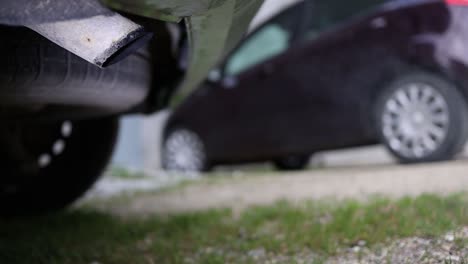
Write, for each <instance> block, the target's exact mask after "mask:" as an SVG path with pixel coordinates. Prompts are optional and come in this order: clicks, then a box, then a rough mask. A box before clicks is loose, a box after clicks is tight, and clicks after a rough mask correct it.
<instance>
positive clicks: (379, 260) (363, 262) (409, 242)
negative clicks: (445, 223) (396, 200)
mask: <svg viewBox="0 0 468 264" xmlns="http://www.w3.org/2000/svg"><path fill="white" fill-rule="evenodd" d="M461 239H465V240H466V239H468V227H465V228H461V229H460V230H457V231H455V232H449V233H447V234H446V235H444V236H442V237H439V238H421V237H410V238H405V239H400V240H396V241H389V242H388V243H386V244H381V245H377V246H375V247H373V249H369V248H367V247H366V242H365V241H359V242H358V245H355V246H352V247H350V248H348V249H343V250H342V251H341V252H340V253H338V254H337V256H334V257H331V258H328V259H326V258H324V257H322V256H320V255H318V254H315V253H313V252H312V251H310V250H307V249H304V250H302V252H301V253H299V254H297V255H294V256H289V255H286V254H285V255H282V254H278V253H272V252H266V251H265V249H264V248H258V249H254V250H250V251H248V252H246V253H240V252H227V251H225V250H223V249H216V248H206V249H204V250H202V251H200V252H199V253H198V254H197V256H195V257H194V258H193V259H186V263H198V260H199V259H200V258H202V257H203V255H204V254H219V255H220V256H223V258H227V259H230V260H233V261H234V262H235V263H243V262H248V261H249V260H253V261H255V263H271V264H274V263H298V264H314V263H325V264H387V263H388V264H416V263H417V264H467V263H468V248H466V247H463V246H461V244H458V242H457V241H460V240H461Z"/></svg>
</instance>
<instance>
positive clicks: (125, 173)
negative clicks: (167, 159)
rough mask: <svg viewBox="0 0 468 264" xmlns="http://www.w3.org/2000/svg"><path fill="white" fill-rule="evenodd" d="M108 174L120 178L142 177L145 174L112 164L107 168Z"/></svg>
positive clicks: (144, 176)
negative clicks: (112, 165)
mask: <svg viewBox="0 0 468 264" xmlns="http://www.w3.org/2000/svg"><path fill="white" fill-rule="evenodd" d="M109 174H110V175H111V176H113V177H117V178H122V179H143V178H147V176H146V175H145V174H144V173H143V172H137V171H135V172H133V171H131V170H129V169H126V168H122V167H118V166H114V167H111V168H110V169H109Z"/></svg>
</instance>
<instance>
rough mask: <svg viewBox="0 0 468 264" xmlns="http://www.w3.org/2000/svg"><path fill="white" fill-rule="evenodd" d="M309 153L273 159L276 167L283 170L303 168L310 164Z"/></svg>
mask: <svg viewBox="0 0 468 264" xmlns="http://www.w3.org/2000/svg"><path fill="white" fill-rule="evenodd" d="M309 161H310V156H309V155H293V156H288V157H285V158H281V159H276V160H274V161H273V164H274V165H275V168H276V169H278V170H281V171H294V170H303V169H305V168H306V167H307V165H309Z"/></svg>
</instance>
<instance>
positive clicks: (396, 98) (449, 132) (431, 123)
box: [376, 71, 468, 163]
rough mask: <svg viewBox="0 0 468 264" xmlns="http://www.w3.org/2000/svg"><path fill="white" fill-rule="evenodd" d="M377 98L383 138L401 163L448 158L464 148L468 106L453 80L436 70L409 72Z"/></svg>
mask: <svg viewBox="0 0 468 264" xmlns="http://www.w3.org/2000/svg"><path fill="white" fill-rule="evenodd" d="M404 98H406V99H404ZM408 100H410V101H408ZM405 101H406V102H405ZM377 102H378V103H377V111H376V112H377V117H376V118H377V119H376V124H377V129H378V132H379V135H380V139H381V142H382V143H383V144H384V145H385V146H386V147H387V149H388V150H389V151H390V152H391V153H392V154H393V155H394V156H395V157H396V158H397V159H398V160H399V161H400V162H401V163H420V162H436V161H445V160H449V159H452V158H453V157H454V156H456V155H457V154H458V153H460V152H461V151H462V150H463V148H464V146H465V143H466V140H467V135H468V110H467V109H468V108H467V104H466V98H465V97H464V95H463V94H462V93H461V92H460V91H459V90H458V88H457V86H456V85H455V84H454V83H453V82H450V81H448V80H447V79H445V78H443V77H442V76H440V75H437V74H434V73H428V72H420V71H418V72H413V73H409V74H406V75H404V76H402V77H400V78H398V79H397V80H395V81H394V82H393V83H391V84H390V85H389V86H388V87H387V88H386V89H384V90H383V92H382V94H381V96H380V99H379V100H378V101H377ZM405 105H406V106H405ZM408 109H409V110H408ZM411 142H413V143H411Z"/></svg>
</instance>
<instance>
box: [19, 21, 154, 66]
mask: <svg viewBox="0 0 468 264" xmlns="http://www.w3.org/2000/svg"><path fill="white" fill-rule="evenodd" d="M27 27H29V28H31V29H32V30H34V31H36V32H38V33H39V34H41V35H43V36H44V37H46V38H48V39H49V40H50V41H52V42H55V43H56V44H57V45H59V46H61V47H63V48H65V49H66V50H68V51H70V52H72V53H74V54H76V55H78V56H79V57H81V58H83V59H85V60H87V61H89V62H91V63H93V64H95V65H97V66H99V67H106V66H108V65H111V64H113V63H116V62H118V61H119V60H121V59H123V58H125V57H126V55H127V54H130V53H131V52H133V51H135V50H136V49H138V48H139V47H140V46H141V45H142V44H143V43H144V42H145V41H146V40H149V38H150V37H151V35H150V34H148V33H147V32H145V31H144V30H143V28H142V27H141V26H140V25H138V24H136V23H134V22H132V21H131V20H129V19H127V18H125V17H123V16H121V15H119V14H117V13H112V14H111V15H97V16H92V17H88V18H81V19H72V20H62V21H55V22H46V23H42V24H36V25H27Z"/></svg>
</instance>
